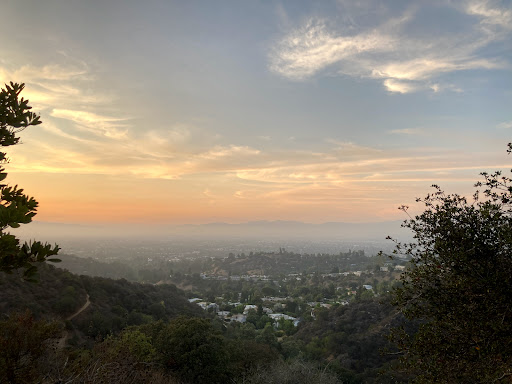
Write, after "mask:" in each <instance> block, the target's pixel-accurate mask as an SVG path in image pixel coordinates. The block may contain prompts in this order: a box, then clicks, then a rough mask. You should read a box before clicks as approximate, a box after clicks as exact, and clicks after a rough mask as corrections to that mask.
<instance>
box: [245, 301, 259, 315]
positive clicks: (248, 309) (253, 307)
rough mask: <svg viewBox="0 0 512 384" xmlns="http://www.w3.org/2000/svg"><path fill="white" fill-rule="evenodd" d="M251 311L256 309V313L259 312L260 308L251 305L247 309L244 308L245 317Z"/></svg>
mask: <svg viewBox="0 0 512 384" xmlns="http://www.w3.org/2000/svg"><path fill="white" fill-rule="evenodd" d="M251 309H254V310H255V311H257V310H258V306H257V305H251V304H249V305H246V306H245V308H244V315H247V314H248V313H249V311H250V310H251Z"/></svg>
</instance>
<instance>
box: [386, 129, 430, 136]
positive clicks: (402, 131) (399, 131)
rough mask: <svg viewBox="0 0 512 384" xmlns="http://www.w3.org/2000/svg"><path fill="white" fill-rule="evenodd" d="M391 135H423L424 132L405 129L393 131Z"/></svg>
mask: <svg viewBox="0 0 512 384" xmlns="http://www.w3.org/2000/svg"><path fill="white" fill-rule="evenodd" d="M389 133H391V134H397V135H423V134H424V132H423V130H422V129H420V128H404V129H392V130H391V131H389Z"/></svg>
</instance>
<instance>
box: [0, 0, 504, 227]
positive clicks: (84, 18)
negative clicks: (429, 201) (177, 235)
mask: <svg viewBox="0 0 512 384" xmlns="http://www.w3.org/2000/svg"><path fill="white" fill-rule="evenodd" d="M0 14H1V15H2V29H3V31H2V33H1V34H0V84H3V83H8V82H10V81H15V82H23V83H25V84H26V88H25V91H24V92H23V96H24V97H25V98H28V99H29V100H30V104H31V105H32V106H33V110H34V111H36V112H38V113H39V114H40V115H41V120H42V121H43V124H41V125H38V126H34V127H29V128H27V129H26V130H25V131H23V132H22V133H21V134H20V135H21V140H22V144H21V145H18V146H15V147H10V148H7V152H8V156H9V158H10V159H11V161H10V163H9V164H8V165H7V170H8V172H9V176H8V179H7V181H8V182H9V183H11V184H19V185H20V186H21V187H23V188H24V189H25V191H26V192H27V193H28V194H30V195H31V196H34V197H35V198H36V199H37V200H38V201H39V203H40V207H39V211H38V212H39V213H38V216H37V217H36V219H37V220H39V221H46V222H59V223H134V224H142V225H144V224H148V225H149V224H155V223H156V224H159V223H170V224H180V223H210V222H228V223H240V222H246V221H256V220H296V221H302V222H310V223H322V222H331V221H342V222H378V221H386V220H396V219H402V218H404V217H403V212H400V211H399V210H398V209H397V207H398V206H400V205H402V204H410V205H414V201H415V198H416V197H421V196H425V195H426V194H427V193H428V192H429V191H430V186H431V185H432V184H439V185H440V186H442V187H443V188H444V189H446V190H447V191H448V192H458V193H461V194H467V195H470V194H472V191H473V184H474V183H475V182H476V181H478V180H479V173H480V172H482V171H492V170H495V169H507V168H508V169H510V168H511V167H512V165H511V164H512V159H511V158H510V157H507V154H506V144H507V143H508V142H509V141H511V138H512V137H511V132H512V2H511V1H510V0H509V1H484V0H480V1H476V0H467V1H462V0H461V1H449V0H428V1H426V0H425V1H398V0H397V1H392V2H391V1H369V0H359V1H347V0H325V1H321V2H320V1H318V2H317V1H300V0H290V1H271V0H260V1H256V0H255V1H235V0H233V1H208V0H205V1H194V0H189V1H170V0H147V1H144V2H141V1H128V0H125V1H120V0H101V1H100V0H89V1H78V0H45V1H40V0H3V1H2V2H1V3H0ZM415 207H416V206H415ZM415 209H416V208H415ZM418 209H419V208H418Z"/></svg>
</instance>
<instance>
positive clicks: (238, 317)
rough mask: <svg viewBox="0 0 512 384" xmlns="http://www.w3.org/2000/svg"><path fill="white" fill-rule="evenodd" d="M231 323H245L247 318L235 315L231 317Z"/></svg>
mask: <svg viewBox="0 0 512 384" xmlns="http://www.w3.org/2000/svg"><path fill="white" fill-rule="evenodd" d="M231 321H237V322H239V323H245V322H246V321H247V316H245V315H242V314H239V313H237V314H235V315H232V316H231Z"/></svg>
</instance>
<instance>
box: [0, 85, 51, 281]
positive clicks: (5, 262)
mask: <svg viewBox="0 0 512 384" xmlns="http://www.w3.org/2000/svg"><path fill="white" fill-rule="evenodd" d="M23 88H24V84H15V83H12V82H11V83H10V85H5V89H2V90H1V91H0V146H2V147H8V146H11V145H16V144H18V143H19V140H20V138H19V136H18V133H19V132H20V131H22V130H24V129H25V128H27V127H28V126H30V125H38V124H41V120H40V117H39V116H38V115H37V114H35V113H34V112H31V111H30V109H31V107H30V106H29V105H28V100H25V99H23V98H20V97H19V96H20V93H21V91H22V90H23ZM6 162H8V159H7V156H6V153H5V152H3V151H0V163H6ZM6 177H7V173H6V172H5V168H4V167H3V166H0V182H2V181H3V180H5V178H6ZM37 206H38V203H37V201H36V200H35V199H34V198H33V197H29V196H27V195H25V194H24V193H23V189H20V188H18V186H17V185H15V186H14V187H12V186H8V185H7V184H3V183H2V184H0V271H3V272H7V273H11V272H12V271H13V270H16V269H20V268H21V269H22V270H23V271H24V272H23V276H24V277H25V278H26V279H28V280H33V276H34V274H35V272H36V270H37V267H36V266H35V265H34V263H37V262H44V261H46V260H48V261H59V260H58V259H49V257H51V256H54V255H56V254H57V252H58V251H59V247H58V246H56V245H55V246H51V245H50V244H42V243H41V242H39V241H34V242H31V243H24V244H20V241H19V239H18V238H16V236H14V235H12V234H10V233H9V232H6V230H7V229H8V228H18V227H19V226H20V224H27V223H30V222H31V221H32V218H33V217H34V216H35V215H36V212H37Z"/></svg>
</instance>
